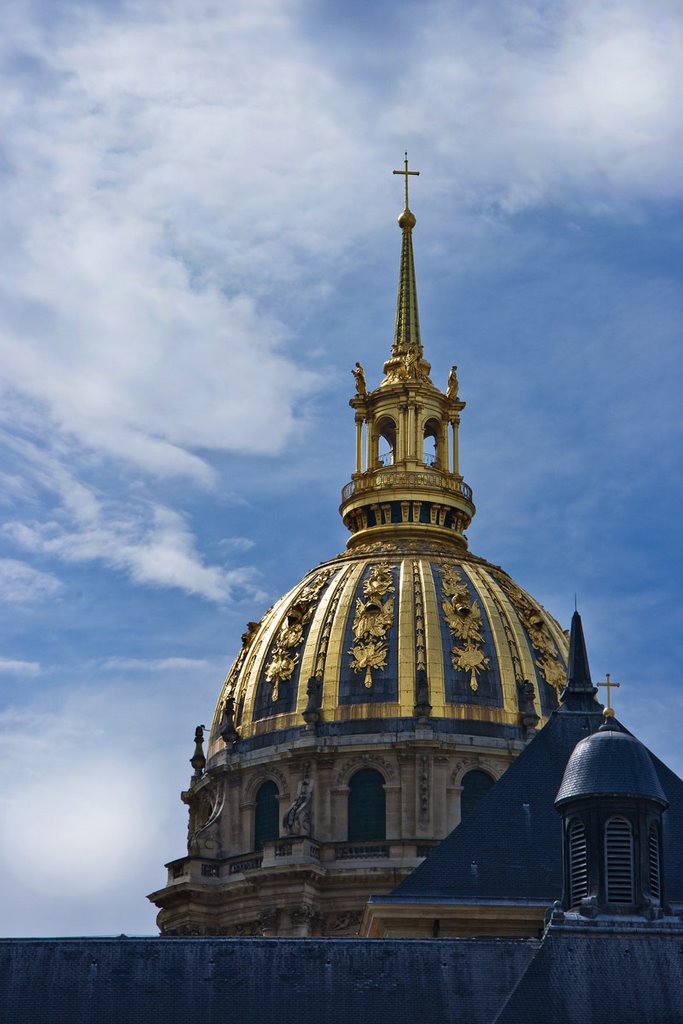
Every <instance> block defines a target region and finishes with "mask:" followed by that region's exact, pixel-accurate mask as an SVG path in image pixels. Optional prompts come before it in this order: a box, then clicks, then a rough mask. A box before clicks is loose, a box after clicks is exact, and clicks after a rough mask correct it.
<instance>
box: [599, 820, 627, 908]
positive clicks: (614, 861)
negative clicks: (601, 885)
mask: <svg viewBox="0 0 683 1024" xmlns="http://www.w3.org/2000/svg"><path fill="white" fill-rule="evenodd" d="M605 888H606V890H607V902H608V903H633V898H634V897H633V832H632V831H631V825H630V823H629V822H628V821H627V820H626V818H621V817H614V818H610V819H609V821H608V822H607V824H606V825H605Z"/></svg>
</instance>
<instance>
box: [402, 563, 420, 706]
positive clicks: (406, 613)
mask: <svg viewBox="0 0 683 1024" xmlns="http://www.w3.org/2000/svg"><path fill="white" fill-rule="evenodd" d="M413 589H414V583H413V571H412V566H411V563H410V561H409V560H408V559H407V558H404V559H403V561H402V562H401V564H400V572H399V608H398V699H399V703H400V705H401V707H402V708H405V707H409V706H411V705H412V707H414V706H415V629H416V625H415V606H414V601H413Z"/></svg>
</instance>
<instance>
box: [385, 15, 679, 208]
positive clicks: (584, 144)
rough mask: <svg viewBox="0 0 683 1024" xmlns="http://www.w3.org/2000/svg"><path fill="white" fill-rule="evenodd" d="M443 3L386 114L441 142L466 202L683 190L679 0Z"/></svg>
mask: <svg viewBox="0 0 683 1024" xmlns="http://www.w3.org/2000/svg"><path fill="white" fill-rule="evenodd" d="M468 6H469V5H468ZM439 12H440V13H439V14H438V16H437V17H436V18H435V19H429V18H427V19H425V20H424V22H423V24H422V26H421V31H420V32H419V34H418V37H417V39H416V40H415V41H414V44H413V45H411V61H410V67H411V71H410V73H409V74H408V75H406V76H404V78H403V79H402V83H401V87H400V89H399V90H398V95H397V97H396V102H395V104H394V105H393V106H392V108H391V109H390V110H388V111H387V112H386V114H385V123H386V124H387V126H388V127H391V128H398V125H399V124H403V125H406V124H407V125H415V126H419V129H418V135H419V138H420V139H421V140H424V141H425V142H426V144H427V145H429V141H428V140H434V145H435V147H436V150H437V152H438V153H440V154H441V159H440V164H441V166H442V168H443V170H442V172H441V173H442V176H443V181H444V182H445V181H446V180H447V181H449V182H450V186H449V189H448V190H449V191H452V183H453V182H454V181H457V183H458V189H459V191H460V193H461V195H462V196H463V198H465V199H466V200H475V201H476V202H481V200H482V199H488V200H489V201H490V202H492V203H495V204H498V205H499V206H500V207H501V208H502V209H504V210H506V211H508V212H514V211H517V210H520V209H525V208H530V207H535V206H539V205H543V204H545V203H548V202H550V203H554V204H560V205H564V204H569V205H577V204H578V205H580V206H584V207H585V208H588V209H591V210H593V211H597V210H599V209H600V207H601V205H603V206H606V207H613V206H615V205H616V206H617V207H620V208H621V209H622V210H623V208H624V205H625V204H626V203H628V202H631V201H633V200H636V201H638V200H641V199H652V198H657V199H661V198H663V197H665V196H680V195H681V178H680V174H679V166H680V156H681V142H682V139H681V124H680V117H679V113H678V112H679V111H680V107H681V103H682V101H683V82H682V81H681V76H680V73H679V67H680V48H679V44H678V41H677V40H678V34H679V31H680V9H678V10H676V6H674V5H669V4H666V3H665V4H663V5H661V6H660V8H659V9H658V17H657V18H653V17H652V8H651V6H650V5H649V4H645V3H642V2H640V0H630V2H629V0H626V2H623V3H616V2H612V0H605V2H600V3H594V4H574V3H569V4H561V3H558V4H547V3H544V2H541V0H526V2H519V3H515V4H493V3H490V4H483V5H477V6H476V7H473V8H472V7H470V9H469V10H467V11H466V10H465V8H464V5H459V6H458V7H457V8H456V9H453V7H452V5H450V4H449V5H441V6H440V8H439ZM443 187H444V188H445V187H446V186H445V184H444V185H443Z"/></svg>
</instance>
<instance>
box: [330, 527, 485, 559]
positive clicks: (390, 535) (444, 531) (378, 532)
mask: <svg viewBox="0 0 683 1024" xmlns="http://www.w3.org/2000/svg"><path fill="white" fill-rule="evenodd" d="M416 534H427V535H428V536H429V537H433V538H434V544H435V548H438V550H440V551H442V552H443V553H444V557H453V554H454V549H455V551H456V552H460V551H466V550H467V539H466V537H464V536H463V534H461V533H456V532H455V531H454V530H451V529H449V528H448V527H446V526H434V525H432V524H431V523H390V524H389V523H387V524H385V525H383V526H366V527H365V528H364V529H361V530H358V531H357V532H356V533H354V534H352V535H351V536H350V537H349V540H348V548H349V551H353V550H355V549H356V547H358V546H360V545H363V544H365V543H366V542H368V541H369V540H370V538H372V540H373V541H374V542H375V543H378V544H380V545H382V546H383V547H384V548H385V550H390V545H391V543H392V542H395V543H396V547H397V549H400V550H401V551H407V550H408V549H407V548H406V547H404V546H403V543H402V542H403V538H406V539H407V541H408V543H409V542H410V540H411V539H412V538H413V537H415V536H416Z"/></svg>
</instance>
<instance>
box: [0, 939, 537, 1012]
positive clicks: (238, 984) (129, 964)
mask: <svg viewBox="0 0 683 1024" xmlns="http://www.w3.org/2000/svg"><path fill="white" fill-rule="evenodd" d="M537 948H538V942H530V941H529V940H524V939H507V940H506V939H483V940H476V939H446V940H443V941H420V940H414V941H410V942H406V941H400V940H383V939H221V938H215V939H198V938H163V939H161V938H148V939H129V938H116V939H4V940H0V1021H2V1024H194V1022H196V1024H225V1022H226V1021H230V1022H233V1021H234V1022H238V1024H348V1022H349V1021H359V1022H365V1021H369V1022H372V1024H420V1022H422V1021H424V1022H427V1021H428V1022H429V1024H446V1022H448V1024H460V1022H462V1024H465V1022H467V1024H490V1022H491V1020H492V1019H493V1017H494V1016H495V1014H496V1012H497V1011H498V1009H499V1008H500V1007H501V1006H502V1005H503V1003H504V1001H505V999H506V997H507V995H508V994H509V992H510V991H511V989H512V987H513V985H514V983H515V981H516V980H517V979H518V978H519V977H520V976H521V974H522V972H523V970H524V968H525V967H526V966H527V964H528V963H529V962H530V960H531V958H532V956H533V955H534V953H535V952H536V950H537Z"/></svg>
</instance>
